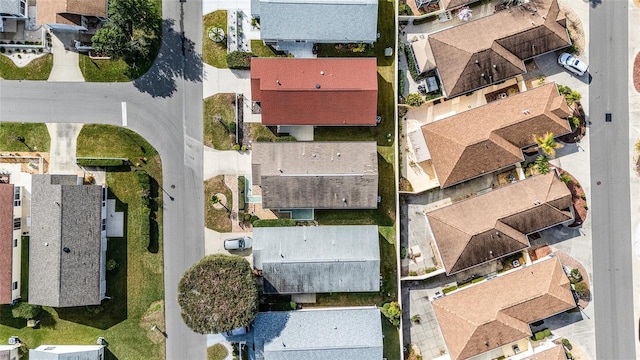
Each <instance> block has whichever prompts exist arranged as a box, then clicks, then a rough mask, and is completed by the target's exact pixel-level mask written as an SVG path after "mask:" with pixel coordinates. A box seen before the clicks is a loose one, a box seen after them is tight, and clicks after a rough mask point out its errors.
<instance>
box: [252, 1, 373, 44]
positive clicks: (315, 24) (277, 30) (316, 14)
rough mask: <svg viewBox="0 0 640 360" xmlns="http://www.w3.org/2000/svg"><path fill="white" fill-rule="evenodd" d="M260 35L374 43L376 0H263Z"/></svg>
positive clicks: (258, 10)
mask: <svg viewBox="0 0 640 360" xmlns="http://www.w3.org/2000/svg"><path fill="white" fill-rule="evenodd" d="M251 12H252V14H253V15H254V16H256V15H259V17H260V34H261V37H262V39H263V40H265V41H271V40H273V41H276V40H289V41H292V40H306V41H314V42H325V43H355V42H364V43H373V42H374V41H376V38H377V24H378V1H377V0H261V1H260V5H259V6H258V9H254V8H252V10H251Z"/></svg>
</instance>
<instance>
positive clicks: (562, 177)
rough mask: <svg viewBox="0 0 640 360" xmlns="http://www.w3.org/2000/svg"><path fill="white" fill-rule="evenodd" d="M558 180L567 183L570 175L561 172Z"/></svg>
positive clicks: (569, 180)
mask: <svg viewBox="0 0 640 360" xmlns="http://www.w3.org/2000/svg"><path fill="white" fill-rule="evenodd" d="M560 180H561V181H562V182H563V183H565V184H568V183H570V182H571V175H569V174H561V175H560Z"/></svg>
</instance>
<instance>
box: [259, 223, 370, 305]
mask: <svg viewBox="0 0 640 360" xmlns="http://www.w3.org/2000/svg"><path fill="white" fill-rule="evenodd" d="M253 266H254V267H255V268H256V269H258V270H261V271H262V277H263V283H264V292H265V293H266V294H304V293H330V292H360V291H380V249H379V244H378V227H377V226H375V225H362V226H358V225H350V226H294V227H274V228H266V227H264V228H254V229H253Z"/></svg>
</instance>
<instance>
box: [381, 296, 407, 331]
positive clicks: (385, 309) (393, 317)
mask: <svg viewBox="0 0 640 360" xmlns="http://www.w3.org/2000/svg"><path fill="white" fill-rule="evenodd" d="M380 311H381V312H382V315H384V316H385V317H386V318H387V319H389V321H391V323H392V324H393V325H395V326H399V325H400V317H401V316H402V309H400V304H398V303H397V302H395V301H392V302H388V303H386V304H384V305H382V308H381V309H380Z"/></svg>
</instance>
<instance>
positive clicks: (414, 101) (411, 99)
mask: <svg viewBox="0 0 640 360" xmlns="http://www.w3.org/2000/svg"><path fill="white" fill-rule="evenodd" d="M406 103H407V105H409V106H420V105H422V104H424V98H423V97H422V95H420V94H409V95H407V101H406Z"/></svg>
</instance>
